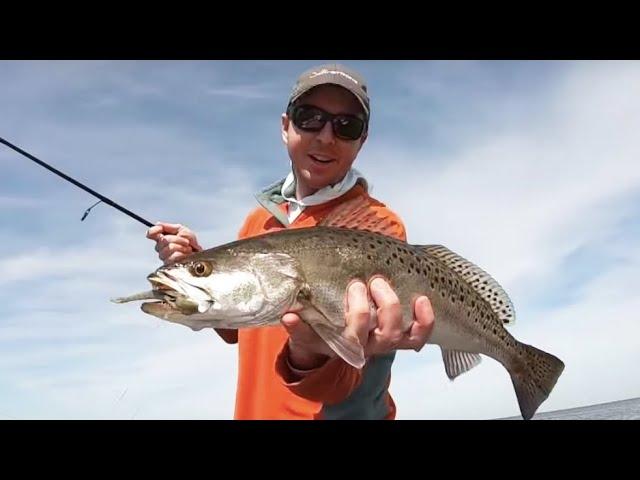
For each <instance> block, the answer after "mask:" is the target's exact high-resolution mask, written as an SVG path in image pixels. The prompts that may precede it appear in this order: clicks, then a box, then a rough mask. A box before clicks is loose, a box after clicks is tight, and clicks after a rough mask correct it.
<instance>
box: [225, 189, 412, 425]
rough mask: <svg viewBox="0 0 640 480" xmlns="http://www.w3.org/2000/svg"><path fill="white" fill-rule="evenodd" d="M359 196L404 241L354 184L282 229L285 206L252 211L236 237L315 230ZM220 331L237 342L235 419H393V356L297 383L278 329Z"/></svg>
mask: <svg viewBox="0 0 640 480" xmlns="http://www.w3.org/2000/svg"><path fill="white" fill-rule="evenodd" d="M359 195H363V196H365V198H366V199H367V202H368V208H370V209H371V210H372V211H375V212H376V214H377V215H378V216H380V217H385V218H387V219H389V220H390V223H391V224H392V225H393V227H394V228H393V231H392V232H391V234H392V235H394V236H396V237H397V238H399V239H402V240H406V233H405V228H404V225H403V223H402V221H401V220H400V218H399V217H398V216H397V215H396V214H395V213H393V212H392V211H391V210H389V209H388V208H387V207H386V206H385V205H384V204H382V203H380V202H378V201H377V200H375V199H373V198H372V197H370V196H369V195H368V194H367V193H366V192H365V190H364V188H363V187H362V186H361V185H359V184H357V185H356V186H354V187H353V188H352V189H351V190H350V191H349V192H347V193H346V194H344V195H343V196H341V197H339V198H336V199H334V200H331V201H329V202H327V203H324V204H321V205H316V206H309V207H306V208H305V210H304V211H303V212H302V213H301V214H300V215H299V216H298V218H296V220H295V221H294V222H293V223H292V224H291V225H288V226H287V227H285V226H284V225H283V224H282V223H281V222H280V221H279V220H278V219H277V218H276V216H274V213H275V214H276V215H277V216H279V217H280V218H282V215H278V213H284V214H285V215H286V208H287V206H286V203H284V202H283V203H280V204H278V205H271V207H270V209H271V210H272V211H273V209H274V208H276V209H279V210H280V212H277V211H276V212H273V213H272V212H270V211H269V210H267V209H266V208H263V207H259V208H256V209H255V210H254V211H253V212H251V213H250V214H249V216H248V217H247V218H246V220H245V223H244V225H243V226H242V228H241V230H240V232H239V238H240V239H243V238H248V237H251V236H255V235H259V234H262V233H266V232H271V231H275V230H280V229H283V228H303V227H312V226H315V225H317V224H318V223H319V222H320V221H321V220H322V219H323V218H324V217H325V216H326V215H327V214H328V213H329V212H331V210H332V209H334V208H335V207H336V206H338V205H340V204H341V203H343V202H345V201H348V200H350V199H353V198H354V197H356V196H359ZM219 333H220V334H221V336H223V338H225V340H226V341H228V342H230V343H235V341H236V339H237V342H238V349H239V363H238V384H237V392H236V405H235V415H234V418H235V419H307V420H310V419H333V418H336V419H337V418H363V419H364V418H387V419H392V418H395V411H396V410H395V404H394V402H393V399H392V398H391V396H390V394H389V392H388V386H389V382H390V370H391V364H392V363H393V359H394V356H395V355H394V354H389V355H385V356H374V357H372V358H370V359H369V360H368V362H367V364H366V365H365V367H364V368H363V369H362V370H358V369H356V368H354V367H352V366H351V365H349V364H348V363H346V362H344V360H342V359H341V358H334V359H331V360H329V361H327V362H326V363H325V364H324V365H323V366H322V367H320V368H318V369H316V370H313V371H312V372H310V373H309V374H307V375H305V376H303V377H302V378H301V379H300V377H298V376H296V375H295V374H294V373H293V372H292V371H291V370H290V368H289V367H288V362H287V361H286V358H287V354H288V350H287V340H288V336H287V332H286V330H285V329H284V327H282V326H281V325H278V326H271V327H262V328H256V329H240V330H238V332H237V336H236V332H235V331H219Z"/></svg>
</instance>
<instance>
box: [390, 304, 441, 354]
mask: <svg viewBox="0 0 640 480" xmlns="http://www.w3.org/2000/svg"><path fill="white" fill-rule="evenodd" d="M414 312H415V313H414V316H415V318H414V321H413V323H412V324H411V329H410V330H409V332H408V333H407V335H406V336H405V338H404V339H403V340H402V342H400V345H399V346H398V348H400V349H406V350H408V349H411V350H415V351H417V352H419V351H420V350H421V349H422V347H424V346H425V344H426V343H427V341H428V340H429V337H430V336H431V332H432V331H433V327H434V325H435V315H434V313H433V308H432V306H431V302H430V301H429V299H428V298H427V297H425V296H422V297H419V298H418V299H417V300H416V302H415V305H414Z"/></svg>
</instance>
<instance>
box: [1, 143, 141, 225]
mask: <svg viewBox="0 0 640 480" xmlns="http://www.w3.org/2000/svg"><path fill="white" fill-rule="evenodd" d="M0 143H3V144H4V145H6V146H7V147H9V148H11V149H12V150H15V151H16V152H18V153H19V154H21V155H24V156H25V157H27V158H28V159H29V160H32V161H34V162H36V163H37V164H38V165H41V166H43V167H44V168H46V169H47V170H50V171H51V172H53V173H55V174H56V175H58V176H60V177H62V178H64V179H65V180H67V181H68V182H71V183H73V184H74V185H75V186H77V187H80V188H81V189H83V190H84V191H85V192H89V193H90V194H91V195H93V196H94V197H97V198H99V199H100V201H102V202H104V203H106V204H107V205H111V206H112V207H113V208H117V209H118V210H120V211H121V212H122V213H124V214H126V215H129V216H130V217H131V218H133V219H135V220H137V221H139V222H140V223H142V224H143V225H146V226H147V227H153V223H151V222H149V221H148V220H145V219H144V218H142V217H140V216H138V215H136V214H135V213H133V212H131V211H129V210H127V209H126V208H124V207H121V206H120V205H118V204H117V203H116V202H114V201H113V200H111V199H109V198H107V197H105V196H104V195H100V194H99V193H98V192H96V191H94V190H92V189H90V188H89V187H87V186H86V185H83V184H82V183H80V182H78V181H77V180H74V179H73V178H71V177H70V176H68V175H65V174H64V173H62V172H61V171H60V170H57V169H55V168H53V167H52V166H51V165H49V164H47V163H45V162H43V161H42V160H40V159H38V158H36V157H34V156H33V155H31V154H30V153H28V152H25V151H24V150H22V149H21V148H20V147H17V146H15V145H14V144H12V143H11V142H8V141H6V140H5V139H4V138H2V137H0ZM98 203H100V202H96V203H94V204H93V205H91V206H90V207H89V208H88V209H87V210H86V211H85V212H84V215H83V216H82V219H81V220H80V221H83V220H84V219H85V218H87V215H88V214H89V211H90V210H91V209H92V208H93V207H95V206H96V205H98Z"/></svg>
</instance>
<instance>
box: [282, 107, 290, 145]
mask: <svg viewBox="0 0 640 480" xmlns="http://www.w3.org/2000/svg"><path fill="white" fill-rule="evenodd" d="M281 120H282V131H281V134H282V141H283V142H284V144H285V145H288V144H289V122H290V120H289V117H288V116H287V114H286V113H283V114H282V119H281Z"/></svg>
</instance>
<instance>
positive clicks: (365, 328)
mask: <svg viewBox="0 0 640 480" xmlns="http://www.w3.org/2000/svg"><path fill="white" fill-rule="evenodd" d="M369 292H370V294H371V301H370V300H369V295H368V292H367V287H366V285H365V284H364V283H362V282H357V281H356V282H352V283H351V284H350V285H349V287H348V288H347V295H346V304H345V306H346V324H347V327H346V330H345V332H344V333H343V335H344V336H346V337H350V338H354V337H355V338H358V339H359V341H360V344H361V345H362V347H363V349H364V353H365V357H369V356H371V355H376V354H384V353H388V352H391V351H394V350H409V349H411V350H416V351H419V350H420V349H422V347H423V346H424V345H425V344H426V342H427V340H428V338H429V335H431V331H432V330H433V325H434V314H433V309H432V308H431V302H430V301H429V299H428V298H427V297H426V296H420V297H418V298H416V300H415V302H414V305H413V312H414V318H413V322H412V323H411V325H410V327H409V328H408V329H407V330H405V329H403V322H402V308H401V306H400V300H399V299H398V296H397V295H396V294H395V292H394V291H393V289H392V288H391V287H390V286H389V284H388V283H387V282H386V281H385V280H384V279H382V278H379V277H378V278H374V279H373V280H372V281H371V282H370V283H369ZM282 324H283V325H284V327H285V328H286V329H287V332H288V333H289V363H290V364H291V366H292V367H294V368H296V369H300V370H311V369H314V368H318V367H320V366H322V365H323V364H324V363H325V362H326V361H327V360H328V359H329V358H331V357H335V356H336V354H335V353H334V352H333V351H332V350H331V349H330V348H329V347H328V346H327V345H326V343H325V342H324V341H323V340H322V339H321V338H320V337H319V336H318V335H317V334H316V333H315V332H314V331H313V329H312V328H311V327H310V326H309V325H307V324H306V323H304V322H303V321H302V319H301V318H300V317H299V316H298V315H297V314H295V313H287V314H285V315H284V316H283V318H282Z"/></svg>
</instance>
